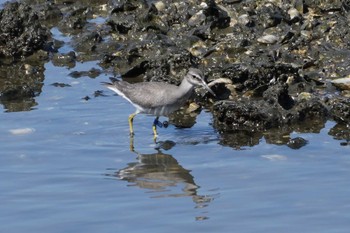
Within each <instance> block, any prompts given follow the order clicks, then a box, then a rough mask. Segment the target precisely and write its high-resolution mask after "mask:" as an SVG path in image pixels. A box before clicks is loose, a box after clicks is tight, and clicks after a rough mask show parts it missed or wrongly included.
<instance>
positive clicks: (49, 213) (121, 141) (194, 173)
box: [0, 32, 350, 233]
mask: <svg viewBox="0 0 350 233" xmlns="http://www.w3.org/2000/svg"><path fill="white" fill-rule="evenodd" d="M55 33H56V35H57V36H58V32H55ZM61 39H62V38H61ZM63 39H64V38H63ZM61 50H62V51H61V52H63V51H69V48H67V47H63V48H61ZM91 68H98V65H97V63H96V62H94V61H91V62H85V63H77V64H76V66H75V67H74V68H73V69H68V68H66V67H55V66H54V65H53V64H52V63H51V62H48V63H46V65H45V80H44V86H43V89H42V92H41V94H40V95H39V96H38V97H36V99H35V100H36V103H37V104H36V105H35V106H33V107H32V110H31V111H22V112H6V109H3V106H1V107H2V109H1V113H0V119H1V124H0V132H1V133H0V148H1V156H0V164H1V166H0V175H1V177H2V181H1V185H0V187H1V192H0V200H1V211H0V226H1V232H7V233H11V232H13V233H14V232H24V231H25V232H28V233H29V232H121V231H124V232H140V231H143V230H144V229H147V230H149V231H152V232H195V231H196V232H214V231H215V232H234V231H236V232H261V231H263V232H348V229H349V228H350V222H349V219H350V179H349V177H350V156H349V154H350V153H349V152H350V147H349V146H340V141H339V140H335V139H333V137H332V136H330V135H328V132H329V131H330V129H331V128H332V127H334V125H335V123H334V122H327V124H326V125H325V127H324V128H323V129H322V130H321V132H320V133H317V134H315V133H297V132H294V133H293V134H292V135H291V136H292V137H298V136H299V137H303V138H304V139H306V140H307V141H308V144H307V145H306V146H304V147H302V148H300V149H298V150H294V149H291V148H289V147H287V146H286V145H274V144H269V143H267V142H266V141H265V139H264V138H261V139H260V142H259V144H258V145H256V146H252V147H248V146H246V147H240V149H239V150H237V149H233V148H231V147H228V146H223V145H221V144H222V143H221V139H222V138H221V136H220V135H219V134H218V133H217V132H216V131H215V130H214V129H213V128H212V126H211V121H212V119H211V114H210V113H209V112H207V111H202V112H201V114H200V115H199V116H198V117H197V119H196V122H197V123H196V124H195V125H194V126H193V127H192V128H188V129H178V128H175V127H174V126H169V127H168V128H167V129H163V128H162V129H159V134H160V137H159V138H158V141H157V142H156V143H155V142H154V141H153V137H152V130H151V123H152V122H153V118H152V117H150V116H144V115H139V116H137V117H136V118H135V121H134V127H135V131H136V135H135V137H134V140H133V142H132V141H131V140H130V137H129V134H128V131H129V129H128V123H127V117H128V115H129V114H130V113H132V112H133V111H134V109H133V107H132V106H131V105H129V104H128V103H127V102H126V101H125V100H123V99H122V98H120V97H118V96H114V95H113V94H112V93H111V92H109V91H108V90H104V92H103V93H104V94H105V95H106V96H99V97H94V93H95V91H96V90H103V89H104V88H103V87H102V86H101V85H100V82H101V81H107V80H108V77H109V74H101V75H99V76H98V77H97V78H94V79H92V78H89V77H81V78H78V79H76V78H72V77H70V76H69V73H71V72H72V71H88V70H90V69H91ZM56 82H59V83H64V84H69V86H66V87H60V86H57V85H56V86H55V85H52V84H53V83H56ZM86 96H89V97H90V99H88V100H86V99H85V98H84V97H86ZM163 119H164V118H163ZM131 145H133V150H132V148H131Z"/></svg>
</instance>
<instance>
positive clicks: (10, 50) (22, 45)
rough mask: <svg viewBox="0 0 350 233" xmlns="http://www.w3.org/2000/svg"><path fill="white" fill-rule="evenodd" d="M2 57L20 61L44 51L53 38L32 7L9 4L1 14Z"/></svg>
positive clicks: (0, 42)
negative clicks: (49, 40)
mask: <svg viewBox="0 0 350 233" xmlns="http://www.w3.org/2000/svg"><path fill="white" fill-rule="evenodd" d="M0 24H1V25H2V26H1V27H0V45H1V46H0V57H3V56H4V57H10V58H12V59H20V58H22V57H26V56H29V55H31V54H33V53H35V52H36V51H38V50H40V49H43V48H44V47H45V45H46V43H47V41H48V39H49V38H50V36H51V33H50V31H49V30H48V29H47V28H45V27H44V26H42V25H41V23H40V20H39V16H38V14H37V13H36V12H35V10H33V9H32V7H31V6H30V5H27V4H24V3H17V2H13V3H7V4H5V7H4V9H2V10H1V12H0Z"/></svg>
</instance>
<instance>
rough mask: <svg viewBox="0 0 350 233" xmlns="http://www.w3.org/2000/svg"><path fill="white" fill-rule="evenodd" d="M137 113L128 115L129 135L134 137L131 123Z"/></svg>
mask: <svg viewBox="0 0 350 233" xmlns="http://www.w3.org/2000/svg"><path fill="white" fill-rule="evenodd" d="M136 114H137V113H133V114H130V116H129V128H130V135H134V128H133V126H132V122H133V121H134V117H135V116H136Z"/></svg>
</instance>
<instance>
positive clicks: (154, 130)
mask: <svg viewBox="0 0 350 233" xmlns="http://www.w3.org/2000/svg"><path fill="white" fill-rule="evenodd" d="M158 119H159V117H156V119H154V122H153V126H152V129H153V139H154V140H156V138H157V137H158V133H157V122H158Z"/></svg>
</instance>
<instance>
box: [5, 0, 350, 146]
mask: <svg viewBox="0 0 350 233" xmlns="http://www.w3.org/2000/svg"><path fill="white" fill-rule="evenodd" d="M96 19H101V20H100V21H96ZM0 23H1V25H2V27H1V28H0V72H1V77H0V103H2V104H3V105H4V106H5V108H6V109H8V110H9V111H18V110H27V109H29V108H30V107H31V106H33V105H34V104H35V97H36V96H38V95H40V92H41V88H42V83H43V79H44V75H43V70H44V68H43V67H44V64H45V62H47V61H50V60H51V61H52V63H53V64H54V65H56V66H67V67H74V65H75V62H77V61H90V60H98V61H99V67H98V68H93V69H92V70H90V71H86V74H87V75H93V76H94V75H95V76H96V75H98V74H99V73H102V72H104V73H109V74H111V75H113V74H120V75H121V76H122V77H123V78H124V79H126V80H130V81H134V80H135V79H136V78H137V79H139V78H142V79H143V80H144V81H165V82H171V83H175V84H178V83H179V82H180V80H181V77H182V76H183V74H184V73H185V72H186V70H187V69H188V68H189V67H192V66H194V67H198V68H200V69H202V70H203V71H204V73H205V74H206V75H207V77H208V81H209V82H210V81H214V80H217V79H220V78H224V79H226V80H229V82H225V83H217V84H215V85H213V87H212V89H213V90H214V92H216V93H217V94H218V97H217V98H214V97H212V96H210V94H203V93H201V92H200V91H199V92H198V93H197V95H198V96H199V95H200V97H198V96H197V97H196V96H194V99H195V100H196V101H197V102H199V104H201V105H206V106H209V108H210V109H212V113H213V126H214V127H215V128H216V129H217V131H218V132H219V133H221V134H222V135H225V136H224V137H223V140H222V143H223V144H227V145H230V146H239V145H242V144H241V143H240V140H246V141H250V144H249V143H248V142H246V143H245V145H254V144H255V143H258V141H259V138H261V136H262V135H264V136H265V138H268V139H267V140H271V142H273V143H282V144H287V145H290V147H291V148H298V147H300V146H302V145H304V144H305V141H303V140H301V139H290V138H288V137H286V138H285V139H282V138H284V137H283V135H286V134H287V135H288V134H289V133H291V132H293V131H298V132H317V131H319V130H320V129H322V128H323V127H324V124H325V123H326V121H327V120H334V121H336V122H337V123H338V124H337V125H336V127H334V128H335V129H334V130H331V132H329V134H331V135H333V136H334V137H335V138H337V139H340V140H345V142H346V143H345V144H344V143H343V144H344V145H348V142H349V141H350V133H349V127H350V126H349V122H350V99H349V97H350V43H349V41H350V29H349V25H350V2H349V1H346V0H336V1H325V0H318V1H309V0H295V1H292V2H288V3H286V2H285V1H282V0H269V1H240V0H217V1H209V0H208V1H185V2H180V1H172V0H159V1H140V0H139V1H137V0H131V1H130V0H128V1H127V0H105V1H102V0H100V1H94V2H93V3H91V2H89V1H84V0H82V1H60V0H57V1H35V4H33V3H31V1H27V0H22V1H19V3H17V2H15V3H7V4H5V5H4V7H3V9H2V10H1V12H0ZM52 28H57V29H58V30H59V31H61V32H62V33H66V34H69V35H70V36H71V41H70V42H69V43H70V46H72V48H73V49H72V51H70V52H68V53H63V54H62V53H59V52H58V49H59V48H60V47H62V46H63V45H64V44H65V43H67V42H64V41H60V40H57V39H55V38H54V37H53V35H52V32H51V29H52ZM86 74H85V73H84V74H78V73H73V74H72V75H77V76H78V77H79V75H86ZM230 132H234V134H229V133H230ZM271 132H273V133H272V134H271ZM269 135H270V136H269ZM273 135H274V136H273ZM276 135H280V136H276ZM242 136H244V137H242ZM243 138H244V139H243Z"/></svg>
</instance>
